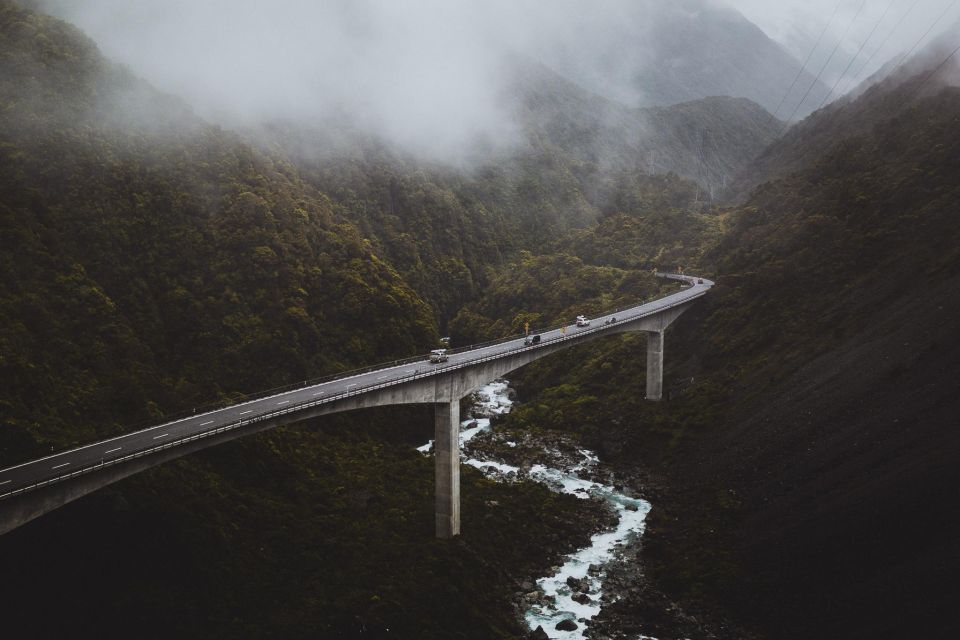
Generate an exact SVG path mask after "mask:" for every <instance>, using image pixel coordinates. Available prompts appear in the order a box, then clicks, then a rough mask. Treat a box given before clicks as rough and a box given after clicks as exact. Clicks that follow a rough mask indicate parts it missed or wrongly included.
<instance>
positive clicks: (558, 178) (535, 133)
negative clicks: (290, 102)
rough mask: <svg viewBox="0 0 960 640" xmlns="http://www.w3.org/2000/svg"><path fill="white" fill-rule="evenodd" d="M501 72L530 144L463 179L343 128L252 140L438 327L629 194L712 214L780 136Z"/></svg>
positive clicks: (302, 127) (481, 153) (735, 115)
mask: <svg viewBox="0 0 960 640" xmlns="http://www.w3.org/2000/svg"><path fill="white" fill-rule="evenodd" d="M504 65H505V69H506V71H505V73H506V74H507V77H509V78H510V80H509V82H507V83H506V84H505V88H504V90H503V92H502V95H501V96H499V100H500V101H501V102H502V103H503V105H504V108H505V109H506V110H507V111H508V112H509V113H511V114H512V117H513V118H514V121H515V122H516V124H517V127H518V130H519V136H520V138H522V140H521V141H519V142H518V143H517V144H516V145H515V146H514V147H511V148H510V149H509V150H503V149H499V148H497V149H484V148H482V146H478V147H477V148H476V149H475V151H474V155H473V157H472V158H471V159H470V160H469V161H465V162H464V163H463V164H461V165H445V164H442V163H439V162H427V161H424V160H423V159H421V158H417V157H415V156H413V155H412V154H410V153H405V152H403V151H402V150H400V149H397V148H396V147H393V146H391V145H389V144H387V143H385V142H384V141H382V140H378V139H377V138H375V137H374V136H372V135H370V134H367V133H364V132H362V131H359V130H357V129H356V128H355V126H353V125H351V124H350V123H349V121H344V120H340V121H332V120H327V121H323V122H321V123H314V124H305V123H302V122H273V123H271V124H269V125H268V126H264V127H262V128H260V129H258V130H257V131H256V132H255V134H253V135H254V136H255V138H256V139H258V140H261V141H263V142H262V143H263V144H265V145H266V146H267V147H269V148H271V149H274V150H276V152H278V153H283V154H285V155H288V156H289V157H291V158H292V160H293V162H294V163H295V164H296V165H297V167H298V169H299V170H300V172H301V175H303V176H304V178H305V179H306V180H308V181H310V182H311V184H313V185H314V186H316V187H317V188H318V189H320V190H322V191H323V192H324V193H326V194H327V195H329V196H330V197H331V199H332V201H333V204H334V209H335V211H336V212H337V214H338V215H340V216H342V217H343V218H345V219H348V220H350V221H351V222H352V223H353V224H354V225H356V226H357V227H358V228H359V229H361V231H362V232H363V234H364V236H365V237H368V238H370V239H372V240H373V241H374V242H375V245H374V246H375V249H376V251H377V252H378V253H379V254H380V255H383V256H384V257H385V258H386V259H388V260H389V262H390V263H391V264H392V265H394V266H395V267H396V268H397V270H398V272H399V273H400V275H401V276H402V277H403V278H404V280H405V281H407V282H408V283H410V285H411V286H412V287H414V289H415V290H416V291H417V293H418V294H420V295H421V296H422V297H423V298H424V299H425V300H427V301H428V302H429V303H430V304H431V305H432V306H433V307H434V309H435V311H436V313H437V316H438V317H439V318H440V321H441V325H442V326H445V323H446V322H447V321H449V320H450V319H451V318H452V317H453V316H454V315H455V314H456V312H457V311H458V310H459V309H460V308H461V307H462V306H463V305H464V304H467V303H469V302H471V301H472V300H474V299H475V298H476V297H477V296H478V295H479V294H480V293H481V292H482V291H483V289H484V288H485V287H486V286H487V285H488V284H489V283H490V277H491V273H492V270H493V269H496V268H497V267H500V266H501V265H503V264H504V263H505V262H506V261H510V260H512V259H514V258H515V257H516V255H517V252H518V251H519V250H520V249H522V248H524V247H529V246H534V245H537V244H540V243H542V242H544V241H549V240H556V239H558V238H560V237H562V236H563V235H564V234H566V233H567V232H569V231H571V230H572V229H578V228H584V227H586V226H587V225H589V224H591V223H592V222H594V221H595V220H596V219H597V218H598V216H600V215H601V214H602V213H603V212H605V211H607V210H608V209H609V208H610V207H611V206H613V204H614V199H615V198H616V197H617V194H618V190H619V189H620V187H619V185H620V183H622V182H623V181H629V180H631V179H633V177H634V176H636V175H639V174H671V173H675V174H677V175H680V176H684V177H686V178H689V179H690V180H693V181H695V182H696V184H697V185H699V187H696V186H695V188H694V190H693V191H692V192H691V198H692V199H693V200H695V201H699V202H708V201H710V200H711V199H712V198H713V196H714V194H715V193H717V192H719V191H720V190H721V189H722V188H723V186H724V185H725V184H726V183H727V181H728V180H731V179H732V178H733V176H735V175H737V174H738V173H739V172H740V171H741V170H742V169H743V168H744V167H745V166H746V163H748V162H749V161H750V160H751V159H752V158H753V157H755V156H756V155H757V154H758V153H760V152H761V150H762V149H764V148H765V147H766V145H767V144H769V142H770V141H771V140H772V139H773V137H774V136H775V135H776V132H777V131H778V130H779V128H780V123H778V122H777V121H775V120H773V119H772V118H771V117H770V115H769V114H768V113H767V112H766V111H764V110H763V109H762V108H760V107H759V106H758V105H756V104H754V103H752V102H750V101H748V100H744V99H732V98H707V99H704V100H698V101H696V102H691V103H686V104H680V105H674V106H671V107H664V108H655V109H629V108H626V107H624V106H623V105H620V104H618V103H616V102H613V101H610V100H607V99H605V98H601V97H599V96H597V95H594V94H591V93H589V92H587V91H585V90H583V89H582V88H580V87H578V86H577V85H575V84H573V83H572V82H570V81H568V80H566V79H564V78H563V77H561V76H560V75H558V74H556V73H554V72H553V71H551V70H550V69H548V68H546V67H544V66H543V65H539V64H535V63H533V62H531V61H530V60H529V59H527V58H524V57H522V56H512V57H510V58H509V59H508V60H506V61H505V63H504Z"/></svg>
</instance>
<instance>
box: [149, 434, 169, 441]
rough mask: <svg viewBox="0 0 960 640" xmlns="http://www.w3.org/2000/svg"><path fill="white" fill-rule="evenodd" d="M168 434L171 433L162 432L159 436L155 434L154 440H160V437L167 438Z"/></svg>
mask: <svg viewBox="0 0 960 640" xmlns="http://www.w3.org/2000/svg"><path fill="white" fill-rule="evenodd" d="M168 435H170V434H169V433H161V434H160V435H158V436H153V439H154V440H159V439H160V438H166V437H167V436H168Z"/></svg>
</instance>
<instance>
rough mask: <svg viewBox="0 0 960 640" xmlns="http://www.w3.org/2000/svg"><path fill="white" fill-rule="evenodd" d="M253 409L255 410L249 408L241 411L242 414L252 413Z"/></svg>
mask: <svg viewBox="0 0 960 640" xmlns="http://www.w3.org/2000/svg"><path fill="white" fill-rule="evenodd" d="M251 411H253V409H247V410H246V411H241V412H240V415H243V414H245V413H250V412H251Z"/></svg>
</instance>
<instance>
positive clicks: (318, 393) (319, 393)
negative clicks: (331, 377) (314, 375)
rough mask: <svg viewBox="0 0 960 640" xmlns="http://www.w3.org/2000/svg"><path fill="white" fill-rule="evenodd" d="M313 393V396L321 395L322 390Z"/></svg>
mask: <svg viewBox="0 0 960 640" xmlns="http://www.w3.org/2000/svg"><path fill="white" fill-rule="evenodd" d="M313 395H315V396H322V395H323V391H318V392H317V393H315V394H313Z"/></svg>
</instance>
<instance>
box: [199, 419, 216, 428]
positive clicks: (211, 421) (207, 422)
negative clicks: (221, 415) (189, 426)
mask: <svg viewBox="0 0 960 640" xmlns="http://www.w3.org/2000/svg"><path fill="white" fill-rule="evenodd" d="M208 424H213V420H207V421H206V422H201V423H200V426H201V427H205V426H207V425H208Z"/></svg>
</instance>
